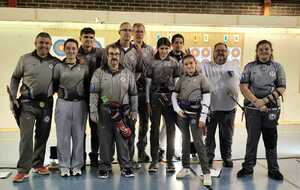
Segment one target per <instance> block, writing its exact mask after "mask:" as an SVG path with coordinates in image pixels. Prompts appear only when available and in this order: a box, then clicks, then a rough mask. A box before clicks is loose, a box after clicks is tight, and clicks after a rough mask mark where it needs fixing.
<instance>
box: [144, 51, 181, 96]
mask: <svg viewBox="0 0 300 190" xmlns="http://www.w3.org/2000/svg"><path fill="white" fill-rule="evenodd" d="M179 72H180V71H179V66H178V63H177V61H176V60H175V59H174V58H172V57H170V56H168V57H167V58H166V59H164V60H160V59H154V58H153V59H152V61H151V63H150V65H149V67H148V68H147V71H146V78H150V79H152V80H151V89H150V90H151V92H164V93H167V92H172V91H173V90H174V89H175V78H178V77H179V76H180V73H179Z"/></svg>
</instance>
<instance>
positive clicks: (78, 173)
mask: <svg viewBox="0 0 300 190" xmlns="http://www.w3.org/2000/svg"><path fill="white" fill-rule="evenodd" d="M81 175H82V172H81V169H80V168H73V170H72V176H81Z"/></svg>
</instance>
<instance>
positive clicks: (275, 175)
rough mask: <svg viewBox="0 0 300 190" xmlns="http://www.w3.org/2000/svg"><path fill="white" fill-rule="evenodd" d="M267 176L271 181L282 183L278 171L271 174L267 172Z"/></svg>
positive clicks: (281, 177) (281, 176)
mask: <svg viewBox="0 0 300 190" xmlns="http://www.w3.org/2000/svg"><path fill="white" fill-rule="evenodd" d="M268 176H269V178H271V179H274V180H278V181H282V180H283V175H282V174H281V173H280V171H278V170H277V171H273V172H270V171H269V172H268Z"/></svg>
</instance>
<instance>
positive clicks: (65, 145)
mask: <svg viewBox="0 0 300 190" xmlns="http://www.w3.org/2000/svg"><path fill="white" fill-rule="evenodd" d="M71 109H72V107H71V104H70V102H67V101H65V100H63V99H59V98H58V99H57V101H56V107H55V124H56V137H57V156H58V161H59V166H60V167H66V168H70V160H71V124H72V123H71V120H70V118H71V114H72V112H70V110H71Z"/></svg>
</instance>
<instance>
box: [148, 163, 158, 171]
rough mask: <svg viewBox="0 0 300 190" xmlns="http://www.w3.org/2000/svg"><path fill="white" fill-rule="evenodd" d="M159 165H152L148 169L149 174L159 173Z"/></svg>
mask: <svg viewBox="0 0 300 190" xmlns="http://www.w3.org/2000/svg"><path fill="white" fill-rule="evenodd" d="M157 169H158V164H157V163H151V164H150V166H149V169H148V172H150V173H155V172H157Z"/></svg>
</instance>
